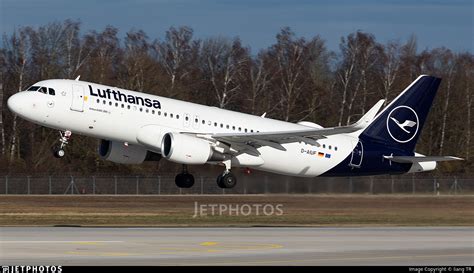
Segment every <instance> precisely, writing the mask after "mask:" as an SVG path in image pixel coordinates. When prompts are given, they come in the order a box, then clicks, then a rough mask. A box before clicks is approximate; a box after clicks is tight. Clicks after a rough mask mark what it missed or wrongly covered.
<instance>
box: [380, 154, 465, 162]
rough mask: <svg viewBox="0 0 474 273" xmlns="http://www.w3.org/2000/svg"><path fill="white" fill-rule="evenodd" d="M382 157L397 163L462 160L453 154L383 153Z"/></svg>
mask: <svg viewBox="0 0 474 273" xmlns="http://www.w3.org/2000/svg"><path fill="white" fill-rule="evenodd" d="M384 158H386V159H388V160H391V161H393V162H398V163H415V162H428V161H451V160H464V159H462V158H459V157H455V156H392V155H384Z"/></svg>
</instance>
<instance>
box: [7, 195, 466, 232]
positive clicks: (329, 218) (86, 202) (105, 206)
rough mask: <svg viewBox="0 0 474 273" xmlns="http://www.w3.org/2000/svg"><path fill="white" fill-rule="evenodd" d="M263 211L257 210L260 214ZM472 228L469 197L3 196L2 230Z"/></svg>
mask: <svg viewBox="0 0 474 273" xmlns="http://www.w3.org/2000/svg"><path fill="white" fill-rule="evenodd" d="M195 202H198V204H200V205H205V204H224V205H232V206H234V208H235V207H236V206H237V205H239V206H242V205H244V204H249V205H251V206H253V205H255V204H260V205H264V204H271V205H273V206H276V205H278V204H280V205H281V206H282V207H281V208H282V211H283V214H282V215H278V216H277V215H273V216H265V215H262V213H261V212H260V215H258V216H257V215H256V214H255V209H254V210H253V213H252V214H251V215H250V216H243V215H239V216H236V214H235V213H233V214H232V215H229V214H228V213H223V214H222V215H219V213H217V214H216V215H214V216H210V215H209V214H210V210H209V206H206V208H208V216H202V217H193V215H194V212H195ZM260 211H261V210H260ZM54 225H80V226H243V227H246V226H366V225H370V226H474V198H473V196H412V195H232V196H222V195H205V196H202V195H186V196H130V195H129V196H107V195H95V196H91V195H87V196H86V195H82V196H81V195H41V196H40V195H36V196H32V195H3V196H0V226H54Z"/></svg>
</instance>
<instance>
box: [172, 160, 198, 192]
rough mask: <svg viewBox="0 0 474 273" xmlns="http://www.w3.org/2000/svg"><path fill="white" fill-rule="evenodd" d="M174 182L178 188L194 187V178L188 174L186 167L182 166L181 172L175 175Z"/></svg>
mask: <svg viewBox="0 0 474 273" xmlns="http://www.w3.org/2000/svg"><path fill="white" fill-rule="evenodd" d="M174 182H175V183H176V186H178V187H179V188H191V187H192V186H193V185H194V176H193V175H192V174H190V173H188V167H187V166H186V165H183V171H182V172H181V173H179V174H178V175H176V177H175V179H174Z"/></svg>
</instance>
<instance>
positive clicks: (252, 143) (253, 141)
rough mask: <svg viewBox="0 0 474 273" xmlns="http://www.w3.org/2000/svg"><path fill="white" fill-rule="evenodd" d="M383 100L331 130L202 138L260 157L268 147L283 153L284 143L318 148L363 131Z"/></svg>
mask: <svg viewBox="0 0 474 273" xmlns="http://www.w3.org/2000/svg"><path fill="white" fill-rule="evenodd" d="M383 103H384V100H380V101H378V102H377V103H376V104H375V105H374V106H373V107H372V108H371V109H370V110H369V111H368V112H367V113H366V114H365V115H364V116H363V117H362V118H361V119H360V120H359V121H357V122H356V123H354V124H352V125H348V126H340V127H331V128H311V129H305V130H293V131H276V132H259V133H223V134H212V135H207V136H203V137H206V138H208V139H209V138H212V139H214V140H216V141H219V142H222V143H226V144H227V145H228V146H230V147H232V149H234V150H235V152H237V153H248V154H251V155H256V156H258V155H260V153H259V152H258V151H257V149H256V148H258V147H261V146H269V147H272V148H274V149H277V150H282V151H285V150H286V149H285V148H284V147H283V146H282V144H284V143H292V142H299V141H301V142H304V143H307V144H311V145H315V146H319V143H318V142H317V140H318V139H322V138H326V137H327V136H330V135H337V134H347V133H352V132H356V131H359V130H361V129H364V128H365V127H366V126H367V125H368V124H369V123H370V122H371V121H372V120H373V119H374V117H375V115H376V114H377V112H378V111H379V109H380V108H381V107H382V105H383Z"/></svg>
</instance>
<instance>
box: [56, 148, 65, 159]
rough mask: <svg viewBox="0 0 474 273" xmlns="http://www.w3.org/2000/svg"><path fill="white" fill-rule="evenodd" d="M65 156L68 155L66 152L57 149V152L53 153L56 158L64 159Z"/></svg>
mask: <svg viewBox="0 0 474 273" xmlns="http://www.w3.org/2000/svg"><path fill="white" fill-rule="evenodd" d="M65 154H66V152H64V150H63V149H55V150H54V151H53V155H54V157H56V158H63V157H64V155H65Z"/></svg>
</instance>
